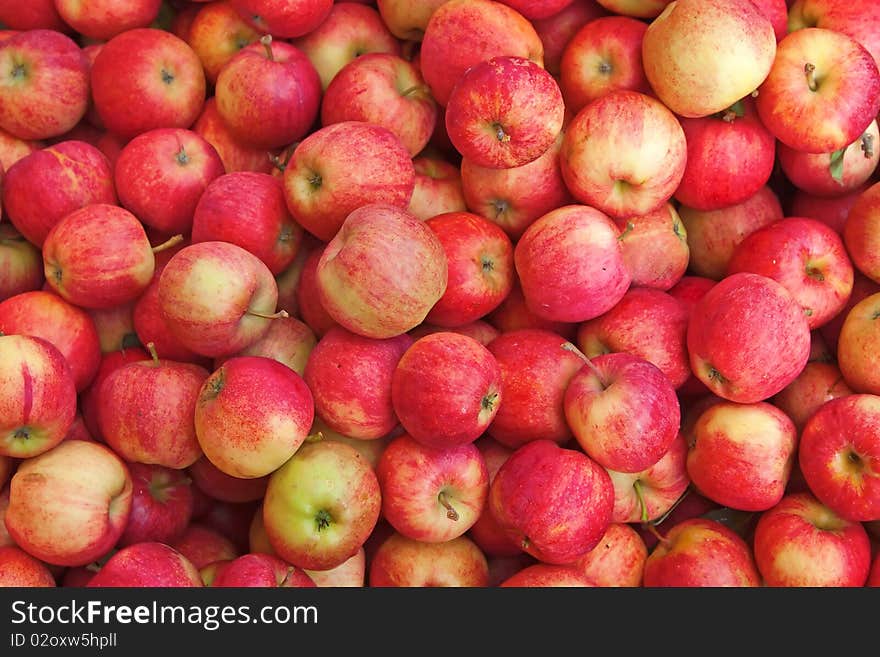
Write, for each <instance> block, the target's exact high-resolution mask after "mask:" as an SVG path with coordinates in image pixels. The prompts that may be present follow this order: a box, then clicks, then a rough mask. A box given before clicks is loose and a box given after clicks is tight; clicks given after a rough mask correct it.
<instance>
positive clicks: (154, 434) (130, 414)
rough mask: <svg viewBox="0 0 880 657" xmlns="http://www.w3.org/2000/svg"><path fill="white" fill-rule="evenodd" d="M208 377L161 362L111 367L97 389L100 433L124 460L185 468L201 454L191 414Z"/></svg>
mask: <svg viewBox="0 0 880 657" xmlns="http://www.w3.org/2000/svg"><path fill="white" fill-rule="evenodd" d="M209 374H210V372H208V370H206V369H205V368H204V367H201V366H200V365H196V364H194V363H180V362H177V361H169V360H160V359H159V358H155V359H153V360H149V361H147V360H135V361H132V362H129V363H126V364H124V365H122V366H121V367H118V368H116V369H114V370H113V371H112V372H110V373H109V374H107V376H106V378H104V379H103V381H101V387H100V389H99V390H98V391H97V404H98V409H97V410H98V417H97V419H98V428H99V431H100V435H101V436H103V438H104V440H106V441H107V444H108V445H109V446H110V447H112V448H113V450H114V451H116V453H118V454H119V455H120V456H122V457H123V458H124V459H126V460H127V461H133V462H135V463H146V464H155V465H162V466H164V467H166V468H174V469H177V470H179V469H182V468H186V467H189V466H190V465H192V464H193V463H195V462H196V460H198V459H199V457H201V455H202V448H201V446H200V445H199V441H198V439H197V434H196V429H195V426H194V425H193V414H194V413H195V410H196V400H197V398H198V396H199V391H200V389H201V387H202V385H203V383H204V382H205V380H206V379H207V378H208V375H209Z"/></svg>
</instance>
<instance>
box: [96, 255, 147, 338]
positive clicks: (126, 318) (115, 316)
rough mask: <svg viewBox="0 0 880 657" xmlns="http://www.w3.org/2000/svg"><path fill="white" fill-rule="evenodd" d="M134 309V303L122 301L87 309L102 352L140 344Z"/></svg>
mask: <svg viewBox="0 0 880 657" xmlns="http://www.w3.org/2000/svg"><path fill="white" fill-rule="evenodd" d="M157 264H158V263H157ZM133 311H134V304H132V303H122V304H119V305H118V306H112V307H110V308H90V309H89V310H87V311H86V312H87V313H88V314H89V317H91V318H92V322H94V324H95V330H96V331H97V332H98V343H99V344H100V345H101V354H108V353H110V352H111V351H120V350H122V349H126V348H128V347H130V346H132V345H136V346H140V345H139V344H138V337H137V332H136V331H135V328H134V312H133ZM147 342H149V340H147Z"/></svg>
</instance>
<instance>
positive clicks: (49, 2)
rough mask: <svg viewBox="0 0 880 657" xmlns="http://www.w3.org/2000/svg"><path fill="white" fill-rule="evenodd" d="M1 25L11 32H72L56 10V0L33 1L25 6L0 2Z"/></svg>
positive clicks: (8, 1) (4, 1)
mask: <svg viewBox="0 0 880 657" xmlns="http://www.w3.org/2000/svg"><path fill="white" fill-rule="evenodd" d="M0 23H3V24H4V25H6V26H7V28H8V29H10V30H35V29H45V30H57V31H59V32H69V31H70V26H69V25H67V23H65V22H64V21H63V20H62V19H61V16H59V15H58V10H57V9H55V0H32V1H31V2H28V3H27V4H25V5H23V4H22V3H20V2H18V1H17V0H0Z"/></svg>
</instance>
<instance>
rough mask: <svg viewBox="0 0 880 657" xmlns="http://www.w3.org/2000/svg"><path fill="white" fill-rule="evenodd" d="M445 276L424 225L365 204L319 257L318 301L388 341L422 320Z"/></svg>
mask: <svg viewBox="0 0 880 657" xmlns="http://www.w3.org/2000/svg"><path fill="white" fill-rule="evenodd" d="M336 125H340V124H336ZM331 127H332V126H331ZM447 276H448V267H447V262H446V253H445V252H444V250H443V245H442V243H441V242H440V239H439V238H438V237H437V235H436V234H435V233H434V232H433V231H432V230H431V229H430V228H429V227H428V226H426V225H425V223H424V222H422V221H420V220H418V219H416V218H415V217H414V216H412V215H411V214H410V213H409V212H407V211H406V210H403V209H401V208H398V207H395V206H393V205H385V204H375V203H369V204H367V205H363V206H361V207H360V208H358V209H357V210H355V211H353V212H352V213H351V214H349V215H348V217H347V218H346V219H345V223H344V224H343V225H342V228H340V230H339V232H338V233H337V235H336V236H335V237H334V238H333V239H332V240H331V241H330V242H329V243H328V244H327V246H326V248H325V249H324V251H323V253H322V254H321V259H320V260H319V261H318V268H317V283H318V285H317V287H318V297H319V299H320V301H321V304H322V305H323V306H324V308H325V309H326V310H327V312H328V313H329V314H330V316H331V317H333V319H335V320H336V321H337V322H338V323H339V324H340V325H342V326H344V327H345V328H347V329H348V330H350V331H352V332H353V333H357V334H359V335H363V336H365V337H371V338H380V339H381V338H390V337H394V336H396V335H400V334H401V333H405V332H406V331H409V330H410V329H412V328H415V327H416V326H418V325H419V324H420V323H421V322H422V321H423V320H424V319H425V316H426V315H427V314H428V312H429V311H430V310H431V308H432V307H433V306H434V304H436V303H437V301H438V300H439V299H440V297H442V296H443V293H444V292H445V291H446V285H447Z"/></svg>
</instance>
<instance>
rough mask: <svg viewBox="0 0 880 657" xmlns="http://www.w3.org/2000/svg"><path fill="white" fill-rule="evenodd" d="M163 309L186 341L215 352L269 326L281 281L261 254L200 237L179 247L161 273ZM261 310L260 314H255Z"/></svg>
mask: <svg viewBox="0 0 880 657" xmlns="http://www.w3.org/2000/svg"><path fill="white" fill-rule="evenodd" d="M158 294H159V310H160V313H161V315H162V317H163V319H164V320H165V323H166V325H167V327H168V330H169V331H170V332H171V333H172V334H173V335H174V337H175V338H177V340H179V341H180V343H181V344H183V346H185V347H187V348H188V349H190V350H192V351H194V352H195V353H197V354H200V355H203V356H208V357H211V358H216V357H218V356H227V355H230V354H233V353H236V352H238V351H241V350H242V349H244V348H246V347H248V346H249V345H251V344H253V343H254V342H256V341H257V340H259V339H260V338H261V337H262V336H263V335H265V334H266V331H268V330H269V322H271V321H273V320H272V319H269V318H267V317H264V316H262V315H265V314H267V313H274V312H275V305H276V302H277V299H278V286H277V284H276V283H275V278H274V277H273V276H272V272H271V271H269V268H268V267H267V266H266V265H265V264H264V263H263V261H262V260H260V259H259V258H258V257H257V256H255V255H253V254H252V253H250V252H249V251H247V250H245V249H243V248H241V247H240V246H237V245H235V244H230V243H229V242H220V241H211V242H199V243H197V244H190V245H188V246H185V247H184V248H182V249H181V250H180V251H178V252H177V253H175V254H174V255H173V256H172V257H171V259H170V260H169V261H168V264H166V265H165V268H164V269H163V270H162V274H161V276H160V277H159V291H158ZM254 313H260V314H254Z"/></svg>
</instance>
